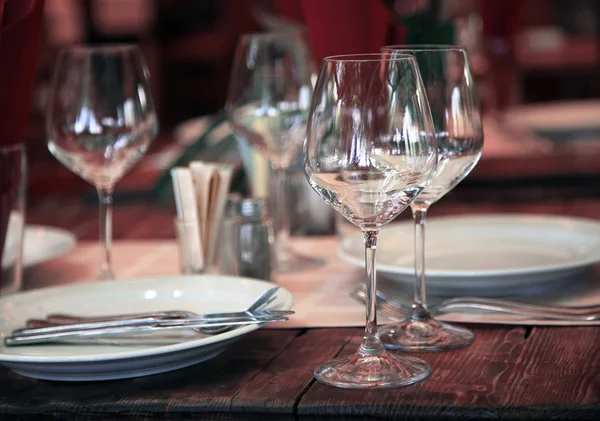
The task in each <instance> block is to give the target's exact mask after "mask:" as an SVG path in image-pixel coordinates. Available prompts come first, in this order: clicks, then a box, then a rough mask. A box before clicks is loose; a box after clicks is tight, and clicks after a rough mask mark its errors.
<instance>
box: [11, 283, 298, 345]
mask: <svg viewBox="0 0 600 421" xmlns="http://www.w3.org/2000/svg"><path fill="white" fill-rule="evenodd" d="M278 290H279V287H278V286H276V287H272V288H269V289H268V290H266V291H265V292H263V293H262V294H261V295H259V296H258V298H257V299H256V300H254V302H253V303H252V304H251V305H250V306H249V307H248V308H247V309H246V310H244V311H243V312H240V313H239V315H240V316H244V315H245V316H253V315H258V316H263V315H264V316H274V315H278V316H283V315H288V314H291V312H287V311H280V310H265V308H266V307H267V306H268V305H269V304H271V303H272V302H273V301H274V300H275V299H276V293H277V291H278ZM223 315H224V314H218V313H215V314H211V315H209V316H210V318H211V319H219V318H221V317H222V316H223ZM199 316H200V315H199V314H197V313H194V312H191V311H181V310H172V311H160V312H147V313H136V314H123V315H113V316H96V317H81V316H74V315H70V314H49V315H48V316H47V317H46V319H45V320H40V319H28V320H26V322H25V326H26V329H43V328H59V329H60V327H61V326H64V327H65V329H69V325H74V324H79V325H82V324H89V326H91V327H100V326H103V324H104V325H105V326H106V327H119V326H125V325H135V324H137V325H145V324H148V323H152V322H154V321H158V320H182V321H183V320H186V319H197V318H198V317H199ZM226 316H227V317H231V316H232V314H231V313H229V314H227V315H226ZM234 327H235V326H210V327H202V328H194V330H196V331H198V332H200V333H203V334H209V335H216V334H219V333H223V332H225V331H227V330H230V329H233V328H234ZM25 331H26V330H25ZM16 333H19V331H17V332H16Z"/></svg>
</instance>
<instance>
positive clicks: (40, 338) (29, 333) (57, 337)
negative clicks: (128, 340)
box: [4, 315, 288, 346]
mask: <svg viewBox="0 0 600 421" xmlns="http://www.w3.org/2000/svg"><path fill="white" fill-rule="evenodd" d="M286 320H288V318H287V317H286V316H283V315H264V316H261V315H253V316H248V315H246V316H244V317H230V318H220V319H211V318H209V319H202V318H198V319H185V320H154V323H153V324H145V325H140V324H137V325H136V324H134V325H128V326H122V325H121V326H116V327H115V326H112V327H106V326H104V327H96V328H83V329H77V328H74V326H77V325H63V326H54V327H49V328H40V329H21V330H20V332H16V333H13V335H12V336H9V337H7V338H5V339H4V344H5V345H6V346H18V345H34V344H42V343H51V342H62V341H65V340H67V341H72V340H73V339H79V338H81V339H87V338H90V337H102V336H105V335H118V334H140V333H153V332H159V331H165V330H167V331H168V330H172V329H190V328H205V327H209V328H212V327H217V326H227V327H229V326H239V325H248V324H266V323H273V322H284V321H286ZM88 325H89V324H88ZM65 327H69V328H70V329H67V330H64V329H63V330H59V331H56V330H54V331H52V330H50V331H49V332H48V330H49V329H53V328H65ZM23 331H25V333H23Z"/></svg>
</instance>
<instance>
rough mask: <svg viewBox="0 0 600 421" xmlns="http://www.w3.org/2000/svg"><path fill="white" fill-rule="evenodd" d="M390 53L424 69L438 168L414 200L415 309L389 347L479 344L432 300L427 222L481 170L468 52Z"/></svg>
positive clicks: (393, 331) (384, 334)
mask: <svg viewBox="0 0 600 421" xmlns="http://www.w3.org/2000/svg"><path fill="white" fill-rule="evenodd" d="M382 51H384V52H387V53H389V54H392V55H393V54H401V55H404V54H409V55H411V56H413V57H414V58H415V59H416V61H417V63H418V66H419V69H420V71H421V75H422V78H423V81H424V85H425V89H426V91H427V98H428V101H429V106H430V108H431V113H432V117H433V122H434V125H435V134H436V139H437V146H438V164H437V169H436V170H435V172H434V174H433V177H432V179H431V182H430V184H429V185H428V186H427V187H426V188H425V189H423V191H422V192H421V193H420V194H419V196H418V197H417V198H416V199H415V200H414V201H413V202H412V204H411V210H412V213H413V219H414V221H415V239H414V241H415V289H414V298H413V305H412V311H411V313H410V315H409V316H408V317H407V318H406V319H405V320H404V321H402V322H400V323H394V324H390V325H387V326H384V327H383V328H382V329H381V338H382V340H383V342H384V344H385V346H386V347H387V348H390V349H402V350H406V351H436V350H443V349H450V348H457V347H461V346H465V345H468V344H469V343H471V342H472V341H473V333H472V332H471V331H469V330H467V329H464V328H461V327H457V326H453V325H451V324H447V323H442V322H438V321H437V320H435V319H434V318H433V317H432V316H431V315H430V313H429V310H428V308H427V300H426V272H425V221H426V215H427V210H428V209H429V207H430V206H431V205H432V204H434V203H435V202H437V201H438V200H440V199H441V198H442V197H443V196H444V195H445V194H447V193H448V192H449V191H451V190H452V189H453V188H454V187H456V185H457V184H458V183H460V182H461V181H462V180H463V179H464V178H465V177H466V176H467V175H468V174H469V173H470V172H471V170H472V169H473V168H474V167H475V165H476V164H477V162H478V161H479V158H480V157H481V153H482V148H483V126H482V121H481V113H480V110H479V103H478V101H477V97H476V94H475V86H474V81H473V77H472V74H471V65H470V62H469V56H468V53H467V51H466V50H465V49H464V48H461V47H455V46H443V45H442V46H429V45H424V46H389V47H384V48H382Z"/></svg>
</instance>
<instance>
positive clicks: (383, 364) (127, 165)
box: [0, 30, 600, 393]
mask: <svg viewBox="0 0 600 421" xmlns="http://www.w3.org/2000/svg"><path fill="white" fill-rule="evenodd" d="M305 35H306V34H304V33H303V32H301V31H295V30H287V31H278V32H261V33H248V34H244V35H243V36H242V37H240V39H239V41H238V44H237V49H236V51H235V55H234V60H233V64H232V67H231V73H230V79H229V90H228V93H227V100H226V103H225V106H224V113H225V115H226V122H227V124H228V126H229V128H230V130H231V133H232V135H233V136H235V138H236V140H237V141H239V142H240V143H241V144H243V145H245V147H246V148H248V150H249V151H251V153H252V154H254V155H253V156H260V157H262V159H264V160H265V162H266V163H267V164H266V165H267V167H265V168H267V171H268V172H269V173H270V177H271V180H272V182H271V183H270V188H268V189H267V190H268V193H267V195H258V194H254V193H255V192H252V189H250V191H249V192H248V191H246V192H245V193H243V192H242V193H241V192H240V191H236V190H235V189H234V185H235V183H236V180H237V179H238V177H239V174H240V172H244V170H245V171H246V173H247V175H248V176H249V177H250V178H252V177H255V178H256V177H259V174H258V172H255V173H252V172H250V171H249V170H248V167H247V163H246V162H244V161H243V160H241V159H240V160H238V161H235V162H234V161H232V160H224V161H214V160H213V161H209V160H204V159H202V157H198V158H194V159H192V160H190V161H189V162H186V163H185V164H178V165H176V166H173V167H171V168H168V169H167V171H168V174H169V175H170V178H171V185H170V186H169V188H170V189H171V190H172V195H171V200H172V203H171V206H170V207H169V212H171V218H172V224H173V232H174V233H175V236H174V237H173V238H171V239H169V240H160V241H159V240H156V242H155V243H152V244H157V246H156V248H155V249H152V248H146V249H144V250H146V251H145V252H143V253H142V252H141V251H140V253H136V252H135V250H137V249H136V247H137V245H136V244H137V243H135V242H130V243H127V241H125V240H116V241H113V237H112V235H113V233H112V228H113V201H114V199H113V193H114V191H115V188H116V186H117V185H118V184H117V183H118V182H119V181H120V180H121V179H122V178H123V177H124V176H125V175H126V174H127V173H129V172H130V170H133V169H134V168H135V166H136V164H138V162H140V161H142V160H143V159H144V155H146V154H147V153H148V151H149V150H150V149H151V147H152V144H153V141H154V140H155V138H156V137H157V135H158V133H159V131H160V127H159V121H158V114H157V111H156V109H155V106H154V101H153V97H152V93H151V89H150V72H149V70H148V66H147V64H146V59H145V58H144V54H143V53H142V50H141V49H140V48H139V47H138V46H136V45H126V44H124V45H118V46H117V45H99V46H76V47H69V48H65V49H64V50H63V51H61V52H60V54H59V55H58V57H57V59H56V64H55V66H54V74H53V79H52V85H51V88H50V91H49V94H48V101H47V109H46V117H45V118H46V121H45V128H46V136H47V147H48V149H49V151H50V153H51V154H52V155H53V156H54V157H55V158H56V159H57V160H58V161H59V162H60V163H62V164H63V165H64V166H65V167H66V168H68V169H69V170H71V171H72V172H74V173H75V174H77V175H78V176H79V177H81V178H82V179H83V180H85V181H86V182H87V183H89V184H91V185H92V186H94V187H95V188H96V190H97V193H98V201H99V224H100V225H99V233H100V239H99V240H100V241H99V243H98V244H97V245H94V244H93V243H91V242H89V241H79V240H77V239H76V235H75V233H73V232H69V231H67V230H62V229H59V228H55V227H51V226H41V225H35V224H28V222H27V204H26V203H27V201H26V191H25V190H26V189H25V185H26V179H27V163H26V159H25V155H26V152H25V148H24V147H17V148H8V149H7V148H0V163H1V165H0V173H1V174H2V182H1V183H0V239H2V243H0V251H2V256H1V257H2V272H1V277H0V287H1V289H0V291H1V294H0V295H2V296H1V297H0V340H1V344H0V365H2V366H4V367H6V368H8V370H10V371H12V372H13V373H14V374H15V375H19V376H23V377H26V378H32V379H39V380H52V381H58V382H100V381H106V380H121V379H128V378H140V377H144V376H150V375H157V376H161V375H163V374H161V373H166V372H170V371H175V370H181V373H182V375H184V373H185V370H189V369H190V367H192V366H195V365H197V364H201V365H207V366H209V365H211V364H217V362H218V361H219V358H222V357H221V355H222V354H227V352H229V353H233V354H232V355H240V356H241V355H242V354H243V353H244V352H246V349H244V347H243V346H242V347H238V344H239V343H240V342H239V341H242V340H243V338H244V337H249V336H251V335H253V334H256V333H254V332H256V331H257V330H259V329H260V330H264V331H265V335H268V334H269V333H270V332H277V331H283V330H286V329H315V328H321V329H337V328H357V327H364V335H363V336H362V340H361V341H360V343H358V342H357V347H356V348H355V349H354V351H353V352H352V353H350V352H349V351H348V350H349V348H348V347H349V346H350V345H352V344H354V342H352V343H349V344H348V345H347V347H346V348H344V352H343V353H340V354H339V355H338V354H337V353H336V354H335V355H334V354H332V356H331V358H330V359H329V360H322V361H318V362H316V364H313V365H314V366H313V373H312V375H313V376H314V379H315V380H316V381H318V382H319V383H321V384H323V385H326V386H329V387H333V388H341V389H384V388H385V389H391V388H400V389H402V388H411V387H417V386H416V385H415V386H411V385H413V384H420V383H422V384H426V383H427V382H428V380H429V379H430V377H432V376H433V375H434V373H435V372H436V369H437V367H436V364H435V361H437V360H435V359H434V358H428V356H430V355H434V354H436V353H445V354H446V353H447V354H448V355H449V356H448V358H452V357H451V356H450V355H451V354H452V353H456V355H462V354H461V352H463V350H465V349H468V348H469V347H473V346H475V342H476V341H478V340H482V341H483V340H485V338H481V339H480V338H478V332H479V330H477V327H478V326H479V327H481V326H490V329H493V326H512V325H518V326H529V327H531V326H546V327H547V326H556V328H557V329H558V328H559V326H565V328H566V329H569V326H570V327H573V326H596V325H600V278H598V277H597V276H594V266H595V265H596V264H597V263H598V262H600V223H599V222H598V221H595V220H593V219H586V218H577V217H570V216H559V215H544V214H537V215H536V214H531V213H530V214H524V213H513V214H508V213H505V214H501V213H476V214H473V213H465V214H454V215H444V216H437V215H436V216H434V217H432V218H428V211H429V208H430V207H431V206H432V205H434V206H433V209H434V210H435V209H436V206H437V204H438V203H439V202H441V203H443V202H444V197H445V196H446V195H448V194H449V193H450V192H452V191H453V189H455V187H457V186H458V185H459V184H460V183H461V182H462V181H463V180H464V179H466V178H468V177H469V175H470V173H471V172H472V171H473V170H474V169H475V168H477V165H478V163H479V162H480V160H482V159H485V155H486V153H485V152H486V148H485V144H486V143H485V140H484V121H485V119H484V116H483V113H482V108H481V105H480V98H479V96H478V92H477V90H476V87H477V83H476V78H475V76H474V73H473V69H472V62H471V56H470V54H469V52H468V51H467V49H466V48H464V47H462V46H459V45H416V44H415V45H388V46H382V47H381V49H380V50H379V51H372V52H368V53H364V54H341V55H330V56H327V57H325V58H324V59H323V60H322V61H321V63H319V65H318V66H317V65H315V63H314V61H313V58H312V54H313V53H312V51H311V49H310V48H309V46H308V45H307V43H306V40H305ZM294 162H299V163H300V167H301V171H302V172H303V177H304V178H305V180H304V182H305V183H307V185H308V186H310V189H308V191H309V194H311V195H312V196H311V198H312V199H311V200H313V201H314V200H315V198H318V200H321V201H323V202H324V203H326V204H327V205H328V207H327V208H326V212H329V213H327V215H328V216H327V218H329V220H331V221H334V220H335V225H336V229H337V233H333V234H332V233H331V232H329V233H324V234H322V235H317V236H305V237H304V238H298V237H297V236H293V235H291V231H290V229H291V228H290V227H291V222H290V221H291V214H292V213H291V212H290V188H289V185H290V179H289V176H290V168H291V167H292V166H293V165H294ZM6 181H7V182H6ZM120 216H121V215H120V214H119V213H118V212H116V213H115V214H114V218H115V220H117V218H119V217H120ZM140 218H144V216H143V215H141V216H140ZM303 222H304V221H303ZM306 223H308V221H306ZM426 227H427V229H426ZM342 230H344V233H342ZM159 243H162V245H160V244H159ZM125 245H127V247H129V248H127V250H128V252H127V254H126V255H123V254H120V253H124V252H123V250H125V248H124V247H125ZM132 250H133V251H132ZM139 250H141V249H139ZM94 257H99V258H101V260H100V261H101V263H100V266H99V267H97V266H96V261H97V260H94ZM116 260H118V261H119V262H120V263H119V264H117V265H116V264H115V261H116ZM75 261H77V262H79V264H80V265H81V266H82V267H85V268H90V270H87V269H86V272H85V273H87V274H88V275H89V276H87V275H86V276H83V277H78V276H75V275H73V276H72V277H71V278H68V277H67V278H65V279H66V280H68V282H66V283H62V282H61V284H60V285H55V286H50V287H44V288H24V287H23V285H24V282H23V279H24V278H25V277H26V276H25V275H24V273H28V270H29V268H36V270H35V271H34V272H32V274H30V275H27V276H35V277H44V276H45V274H44V270H45V268H46V266H45V265H46V264H48V263H50V262H51V263H52V265H53V266H52V267H53V270H54V271H55V272H56V271H58V272H57V273H58V274H59V276H63V275H61V274H62V273H65V274H67V273H68V271H67V269H64V270H65V272H61V271H60V270H59V269H60V267H61V266H60V264H61V262H65V263H64V268H67V266H68V265H69V264H73V262H75ZM123 262H126V263H123ZM165 262H166V263H165ZM124 269H127V270H124ZM92 273H94V274H95V275H92ZM65 276H66V275H65ZM254 344H255V345H257V344H258V343H257V342H255V343H254ZM257 346H259V345H257ZM319 346H320V344H319V343H314V347H319ZM347 348H348V349H347ZM226 351H227V352H226ZM282 352H284V353H285V352H288V350H287V349H284V350H283V351H282ZM461 369H462V368H460V367H456V370H457V372H458V371H460V370H461ZM280 370H281V371H283V372H285V370H286V368H285V367H282V368H280ZM275 375H276V374H275ZM157 378H158V377H157ZM123 381H124V380H123ZM424 387H425V386H424ZM347 393H351V392H347Z"/></svg>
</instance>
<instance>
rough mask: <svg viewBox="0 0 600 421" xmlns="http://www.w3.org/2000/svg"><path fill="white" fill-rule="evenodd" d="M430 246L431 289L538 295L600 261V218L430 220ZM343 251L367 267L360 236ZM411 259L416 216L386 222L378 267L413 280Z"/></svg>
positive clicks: (453, 292)
mask: <svg viewBox="0 0 600 421" xmlns="http://www.w3.org/2000/svg"><path fill="white" fill-rule="evenodd" d="M425 247H426V248H425V250H426V253H425V256H426V265H425V267H426V274H427V289H428V291H429V292H431V293H432V294H435V295H440V296H458V295H479V296H509V295H515V294H527V293H531V294H534V293H539V292H541V291H542V290H546V289H549V288H554V287H557V286H560V285H562V284H564V283H567V282H571V281H572V280H573V278H574V277H577V276H579V275H580V274H581V273H582V272H584V271H586V270H587V269H589V268H590V267H591V266H593V265H594V264H596V263H597V262H600V223H598V222H596V221H593V220H587V219H580V218H569V217H559V216H542V215H518V214H514V215H465V216H452V217H440V218H431V219H430V220H428V222H427V229H426V246H425ZM338 254H339V255H340V257H342V258H343V259H344V260H346V261H348V262H350V263H352V264H355V265H357V266H363V267H364V245H363V240H362V238H361V236H360V235H359V234H358V235H352V236H350V237H347V238H345V239H344V240H342V242H341V244H340V246H339V249H338ZM413 259H414V255H413V225H412V221H407V222H402V223H397V224H391V225H389V226H387V227H384V228H383V229H382V230H381V234H380V236H379V240H378V244H377V272H378V273H380V274H381V275H383V276H384V277H386V278H389V279H391V280H394V281H397V282H401V283H405V284H412V283H413V282H414V266H413V264H414V262H413Z"/></svg>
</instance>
